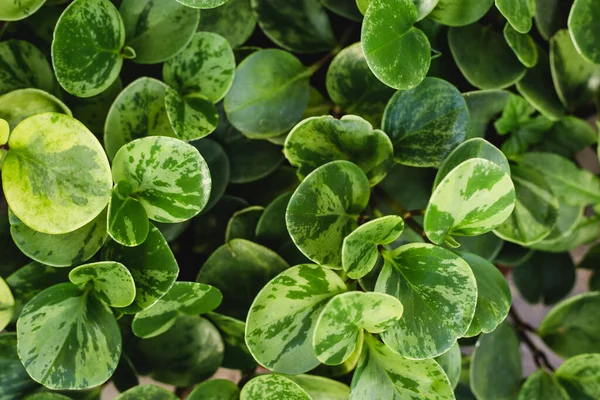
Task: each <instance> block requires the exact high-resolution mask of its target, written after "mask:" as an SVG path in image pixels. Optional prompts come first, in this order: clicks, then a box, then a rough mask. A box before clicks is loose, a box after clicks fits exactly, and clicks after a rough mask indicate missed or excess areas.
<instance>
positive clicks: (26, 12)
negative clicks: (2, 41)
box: [0, 0, 46, 21]
mask: <svg viewBox="0 0 600 400" xmlns="http://www.w3.org/2000/svg"><path fill="white" fill-rule="evenodd" d="M45 2H46V0H2V1H0V21H18V20H22V19H24V18H27V17H29V16H30V15H31V14H33V13H35V12H36V11H37V10H38V9H39V8H40V7H41V6H43V5H44V3H45Z"/></svg>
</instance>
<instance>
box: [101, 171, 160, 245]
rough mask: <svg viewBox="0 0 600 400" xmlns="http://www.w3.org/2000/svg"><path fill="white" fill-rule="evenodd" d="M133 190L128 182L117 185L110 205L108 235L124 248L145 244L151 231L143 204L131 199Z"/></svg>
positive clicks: (113, 190)
mask: <svg viewBox="0 0 600 400" xmlns="http://www.w3.org/2000/svg"><path fill="white" fill-rule="evenodd" d="M131 191H132V188H131V184H130V183H129V182H127V181H121V182H119V183H117V184H116V185H115V186H114V187H113V189H112V193H111V196H110V202H109V203H108V234H109V235H110V237H111V238H112V239H113V240H114V241H115V242H117V243H119V244H122V245H123V246H137V245H140V244H142V243H144V240H146V237H148V231H149V230H150V222H148V214H146V210H145V209H144V206H143V205H142V203H140V202H139V201H138V200H137V199H136V198H133V197H130V196H129V195H130V194H131Z"/></svg>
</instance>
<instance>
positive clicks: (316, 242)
mask: <svg viewBox="0 0 600 400" xmlns="http://www.w3.org/2000/svg"><path fill="white" fill-rule="evenodd" d="M369 194H370V193H369V182H368V180H367V177H366V175H365V174H364V173H363V171H362V170H361V169H360V168H359V167H357V166H356V165H355V164H352V163H351V162H348V161H333V162H330V163H328V164H325V165H323V166H321V167H319V168H317V169H316V170H314V171H313V172H311V173H310V174H309V175H308V176H307V177H306V179H305V180H304V181H303V182H302V183H301V184H300V186H298V189H296V191H295V192H294V194H293V195H292V198H291V199H290V202H289V204H288V207H287V211H286V216H285V220H286V225H287V228H288V231H289V233H290V236H291V237H292V240H293V241H294V243H295V244H296V246H297V247H298V249H300V251H301V252H302V253H303V254H304V255H305V256H306V257H308V258H309V259H311V260H312V261H314V262H316V263H319V264H320V265H324V266H327V267H330V268H334V269H340V268H341V267H342V265H341V263H342V260H341V253H342V243H343V240H344V238H345V237H346V236H347V235H348V234H350V233H351V232H352V231H353V230H354V229H356V228H357V226H358V223H357V220H358V216H359V214H360V213H361V212H362V211H363V210H364V209H365V208H366V207H367V203H368V201H369Z"/></svg>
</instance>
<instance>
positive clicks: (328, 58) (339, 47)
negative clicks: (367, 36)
mask: <svg viewBox="0 0 600 400" xmlns="http://www.w3.org/2000/svg"><path fill="white" fill-rule="evenodd" d="M353 30H354V27H350V28H349V29H348V30H347V31H346V32H344V34H343V35H342V37H341V38H340V41H339V42H338V44H337V45H336V46H335V47H334V48H333V49H331V51H330V52H329V53H327V54H326V55H325V56H324V57H323V58H321V59H320V60H319V61H317V62H316V63H314V64H313V65H311V66H310V67H308V68H307V70H306V71H307V73H308V74H309V75H310V76H312V75H313V74H314V73H315V72H317V71H318V70H320V69H321V68H322V67H323V66H324V65H325V64H327V63H328V62H329V61H331V59H333V57H335V56H336V55H337V54H338V53H339V52H340V51H342V49H343V48H344V46H345V45H346V41H347V40H348V39H349V38H350V35H351V34H352V31H353Z"/></svg>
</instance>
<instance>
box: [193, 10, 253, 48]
mask: <svg viewBox="0 0 600 400" xmlns="http://www.w3.org/2000/svg"><path fill="white" fill-rule="evenodd" d="M255 27H256V16H255V15H254V12H253V11H252V5H251V4H250V0H229V1H227V2H226V3H225V4H223V5H222V6H219V7H216V8H211V9H208V10H204V11H202V18H201V19H200V25H199V26H198V31H202V32H214V33H217V34H219V35H221V36H223V37H224V38H226V39H227V41H228V42H229V44H231V47H233V48H234V49H235V48H237V47H240V46H241V45H243V44H244V43H245V42H246V41H247V40H248V39H249V38H250V36H252V32H254V28H255Z"/></svg>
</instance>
